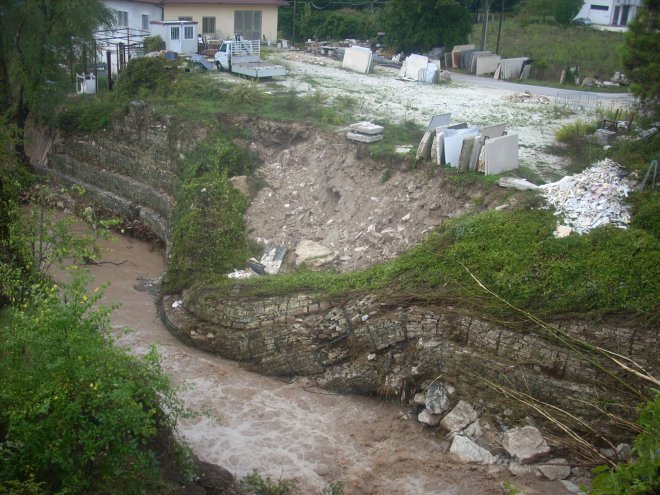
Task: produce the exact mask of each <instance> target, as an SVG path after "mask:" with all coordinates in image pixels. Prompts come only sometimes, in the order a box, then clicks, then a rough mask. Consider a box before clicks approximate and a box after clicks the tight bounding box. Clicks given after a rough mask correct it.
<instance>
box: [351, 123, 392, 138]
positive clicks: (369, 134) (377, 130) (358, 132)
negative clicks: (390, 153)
mask: <svg viewBox="0 0 660 495" xmlns="http://www.w3.org/2000/svg"><path fill="white" fill-rule="evenodd" d="M384 130H385V128H384V127H383V126H382V125H377V124H373V123H371V122H357V123H355V124H351V130H350V131H348V133H347V134H346V137H347V138H348V139H350V140H351V141H358V142H360V143H375V142H376V141H382V140H383V131H384Z"/></svg>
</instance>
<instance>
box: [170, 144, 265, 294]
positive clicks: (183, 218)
mask: <svg viewBox="0 0 660 495" xmlns="http://www.w3.org/2000/svg"><path fill="white" fill-rule="evenodd" d="M253 164H254V161H253V160H252V159H251V158H250V157H249V155H248V154H247V153H246V152H245V151H243V150H241V149H239V148H238V147H237V146H236V145H235V144H233V143H232V142H231V141H229V140H228V139H227V138H226V137H225V136H222V135H216V136H212V137H210V138H209V139H207V140H206V141H204V142H202V143H200V144H199V145H198V146H197V147H196V148H195V149H194V150H193V151H192V152H191V153H190V155H189V156H188V157H187V158H186V159H185V160H184V161H183V162H182V163H181V166H180V171H179V175H180V177H181V186H180V188H179V191H178V193H177V206H176V209H175V211H174V219H173V225H174V232H173V235H172V256H171V258H170V261H169V263H168V267H167V274H166V276H165V288H166V290H167V291H170V292H176V291H178V290H181V289H183V288H185V287H188V286H190V285H191V284H192V283H193V282H194V281H196V280H199V279H200V278H205V277H209V276H211V277H213V276H224V274H226V273H228V272H230V271H231V270H232V269H233V268H237V267H240V266H243V265H244V264H245V261H246V260H247V258H248V257H249V256H248V252H249V250H248V244H247V241H246V239H245V221H244V219H243V215H244V213H245V211H246V210H247V207H248V198H246V197H245V196H244V195H243V194H242V193H240V192H239V191H238V190H237V189H235V188H234V187H233V186H232V185H231V184H230V182H229V178H228V177H229V175H240V174H245V173H247V172H249V171H250V169H251V167H252V165H253Z"/></svg>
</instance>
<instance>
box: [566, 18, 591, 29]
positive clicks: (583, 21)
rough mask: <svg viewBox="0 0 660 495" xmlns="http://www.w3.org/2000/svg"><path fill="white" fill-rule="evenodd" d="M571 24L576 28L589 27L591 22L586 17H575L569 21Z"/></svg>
mask: <svg viewBox="0 0 660 495" xmlns="http://www.w3.org/2000/svg"><path fill="white" fill-rule="evenodd" d="M571 23H572V24H575V25H576V26H587V27H589V26H591V25H592V24H593V22H591V19H589V18H588V17H576V18H575V19H573V20H572V21H571Z"/></svg>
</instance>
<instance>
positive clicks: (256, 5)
mask: <svg viewBox="0 0 660 495" xmlns="http://www.w3.org/2000/svg"><path fill="white" fill-rule="evenodd" d="M162 4H163V8H164V10H165V11H164V19H166V20H179V21H196V22H197V23H198V26H199V34H200V35H202V36H204V37H205V38H207V39H215V40H223V39H231V38H233V37H234V36H235V35H240V36H242V37H243V38H245V39H248V40H262V41H263V40H267V41H272V42H274V41H276V40H277V17H278V9H279V7H288V6H289V2H287V1H286V0H162Z"/></svg>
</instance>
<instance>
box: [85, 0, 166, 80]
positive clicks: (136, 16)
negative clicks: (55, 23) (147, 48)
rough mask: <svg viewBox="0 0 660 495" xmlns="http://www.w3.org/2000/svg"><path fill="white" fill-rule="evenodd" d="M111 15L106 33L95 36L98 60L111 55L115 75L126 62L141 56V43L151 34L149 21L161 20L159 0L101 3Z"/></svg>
mask: <svg viewBox="0 0 660 495" xmlns="http://www.w3.org/2000/svg"><path fill="white" fill-rule="evenodd" d="M103 3H104V4H105V6H106V7H107V8H108V9H109V10H111V11H112V12H113V13H114V17H115V23H114V25H113V26H112V28H111V29H109V30H101V31H97V33H96V34H95V37H96V40H97V41H96V43H97V49H98V51H99V61H100V62H106V61H107V54H108V53H110V59H111V67H112V72H113V73H117V72H118V69H119V68H121V67H123V66H124V64H126V63H128V61H129V60H130V59H131V58H133V57H135V56H138V55H140V54H141V49H140V47H141V45H142V40H143V39H144V38H145V37H146V36H150V35H151V26H152V24H151V22H152V21H162V20H163V6H162V1H161V0H103Z"/></svg>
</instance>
